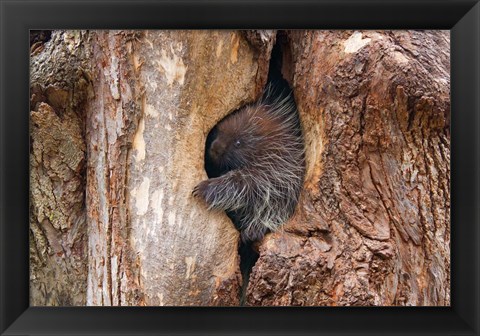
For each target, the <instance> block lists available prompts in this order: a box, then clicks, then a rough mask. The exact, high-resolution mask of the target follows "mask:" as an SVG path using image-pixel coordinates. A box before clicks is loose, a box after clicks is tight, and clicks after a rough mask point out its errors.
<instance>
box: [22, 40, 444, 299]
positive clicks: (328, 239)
mask: <svg viewBox="0 0 480 336" xmlns="http://www.w3.org/2000/svg"><path fill="white" fill-rule="evenodd" d="M42 34H43V35H39V36H40V37H39V38H37V39H36V40H34V41H33V42H34V43H33V45H32V62H31V69H32V70H31V88H32V89H31V92H32V95H31V144H32V145H31V156H30V158H31V235H30V247H31V268H30V269H31V272H30V273H31V303H32V305H85V304H86V305H153V306H155V305H238V304H239V303H240V289H241V286H242V279H241V275H240V270H239V255H238V253H237V248H238V233H237V231H236V230H235V229H234V227H233V225H232V224H231V222H230V220H229V219H228V218H227V217H226V215H225V214H224V213H221V212H209V211H207V210H206V208H205V206H204V205H203V204H201V203H200V202H198V201H197V200H195V199H194V198H193V197H192V196H191V191H192V190H193V188H194V186H195V185H196V184H197V183H198V182H200V181H202V180H205V179H206V178H207V176H206V173H205V171H204V166H203V164H204V146H205V139H206V136H207V134H208V132H209V131H210V129H211V128H212V127H213V126H214V125H215V124H216V123H217V122H218V121H219V120H220V119H221V118H223V117H224V116H225V115H227V114H228V113H230V112H231V111H233V110H235V109H236V108H238V107H240V106H242V105H244V104H246V103H248V102H252V101H254V100H255V99H257V98H258V97H259V95H260V94H261V91H262V89H263V87H264V86H265V84H266V81H267V75H268V69H269V65H270V63H271V54H272V49H273V46H274V43H275V41H276V40H278V43H280V44H281V47H282V48H281V50H282V52H283V58H282V59H283V63H282V72H283V74H284V76H285V78H286V79H287V80H288V81H289V83H290V85H291V87H292V88H293V91H294V95H295V99H296V101H297V105H298V108H299V112H300V117H301V120H302V124H303V129H304V137H305V143H306V160H307V172H306V178H305V182H304V188H303V192H302V196H301V201H300V203H299V205H298V207H297V211H296V213H295V215H294V216H293V217H292V218H291V220H290V221H289V222H288V223H286V225H284V226H283V228H282V230H280V231H279V232H276V233H273V234H268V235H267V236H266V238H265V239H264V240H263V241H262V242H260V244H259V245H258V248H259V252H260V258H259V260H258V261H257V263H256V264H255V266H254V268H253V271H252V273H251V277H250V282H249V285H248V289H247V293H246V298H245V302H246V304H248V305H449V304H450V246H449V245H450V227H449V222H450V171H449V167H450V133H449V113H450V106H449V101H450V100H449V92H450V75H449V72H450V69H449V55H450V52H449V33H448V32H442V31H427V32H422V31H395V32H391V31H379V32H376V31H366V32H354V31H292V32H281V33H280V34H277V32H275V31H245V32H239V31H142V32H140V31H91V32H80V31H69V32H60V31H57V32H54V33H53V34H52V35H51V40H50V41H48V42H47V43H45V41H46V40H48V38H49V35H48V34H45V33H42ZM274 61H275V62H278V61H279V59H275V60H274Z"/></svg>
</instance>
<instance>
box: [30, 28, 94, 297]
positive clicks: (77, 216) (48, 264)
mask: <svg viewBox="0 0 480 336" xmlns="http://www.w3.org/2000/svg"><path fill="white" fill-rule="evenodd" d="M37 43H38V42H37ZM84 43H86V38H85V35H84V33H83V32H57V33H54V34H53V38H52V40H51V41H49V42H48V43H47V44H45V45H44V46H42V49H43V52H42V53H40V54H38V55H32V57H31V61H30V80H31V82H30V84H31V91H30V92H31V97H30V107H31V112H30V139H31V140H30V141H31V151H30V303H31V305H34V306H42V305H46V306H51V305H53V306H70V305H75V306H77V305H85V291H86V286H85V283H86V277H87V260H86V242H87V230H86V221H85V201H84V198H85V138H84V121H83V115H84V101H85V98H86V91H87V87H88V79H87V77H86V73H85V72H84V71H83V69H87V67H88V64H87V63H86V61H85V58H86V57H85V54H84V52H83V51H84V49H83V48H79V46H81V45H83V44H84ZM38 47H39V45H37V48H38ZM79 50H80V52H79Z"/></svg>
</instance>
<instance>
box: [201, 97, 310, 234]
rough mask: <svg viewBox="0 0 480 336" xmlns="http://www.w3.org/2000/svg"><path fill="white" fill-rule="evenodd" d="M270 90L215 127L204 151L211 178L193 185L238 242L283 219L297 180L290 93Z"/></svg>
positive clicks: (298, 137)
mask: <svg viewBox="0 0 480 336" xmlns="http://www.w3.org/2000/svg"><path fill="white" fill-rule="evenodd" d="M271 95H272V90H271V89H267V90H266V92H265V94H264V96H263V98H262V99H261V100H260V101H258V102H257V103H254V104H250V105H246V106H245V107H243V108H241V109H239V110H237V111H235V112H233V113H232V114H230V115H228V116H227V117H225V118H224V119H223V120H221V121H220V122H219V123H218V124H217V125H216V126H215V128H214V129H213V130H212V132H211V137H213V139H210V141H211V143H210V146H209V148H207V149H206V150H207V152H206V155H205V157H206V163H207V165H208V167H209V169H210V173H209V176H210V177H212V176H213V178H210V179H208V180H206V181H203V182H201V183H200V184H198V185H197V186H196V187H195V189H194V190H193V194H194V196H196V197H199V198H201V199H203V200H204V201H205V202H206V204H207V205H208V208H209V209H223V210H225V211H226V212H227V214H228V215H229V217H230V218H231V219H232V221H233V222H234V224H235V226H236V227H237V229H238V230H239V231H240V232H241V238H242V241H243V242H249V241H256V240H260V239H262V238H263V236H264V235H265V233H267V232H268V231H274V230H275V229H277V228H278V227H279V226H280V225H281V224H283V223H284V222H285V221H286V220H287V219H288V218H289V217H290V216H291V215H292V214H293V212H294V210H295V207H296V205H297V202H298V197H299V194H300V189H301V186H302V183H303V177H304V171H305V160H304V144H303V138H302V131H301V126H300V120H299V117H298V113H297V110H296V106H295V103H294V101H293V98H292V97H291V95H289V96H287V97H284V98H276V99H275V98H272V97H271ZM207 145H208V142H207ZM207 172H208V170H207Z"/></svg>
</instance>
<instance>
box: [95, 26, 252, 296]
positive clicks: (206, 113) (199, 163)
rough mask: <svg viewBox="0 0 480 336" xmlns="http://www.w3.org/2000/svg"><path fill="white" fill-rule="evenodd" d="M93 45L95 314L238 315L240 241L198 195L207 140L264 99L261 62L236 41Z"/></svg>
mask: <svg viewBox="0 0 480 336" xmlns="http://www.w3.org/2000/svg"><path fill="white" fill-rule="evenodd" d="M92 45H93V58H94V63H96V64H100V65H101V66H99V67H98V68H97V69H96V73H95V75H94V78H95V80H94V87H93V92H94V97H93V98H92V99H91V100H90V104H89V109H88V111H89V113H88V116H87V143H88V157H89V167H88V174H87V181H88V186H87V209H88V210H87V213H88V222H89V280H88V298H87V303H88V304H90V305H208V304H221V305H234V304H238V303H239V296H238V292H239V288H240V286H241V279H240V275H239V271H238V263H239V260H238V254H237V240H238V234H237V232H236V231H235V229H234V228H233V226H232V224H231V223H230V222H229V220H228V219H227V218H226V216H225V215H224V214H223V213H211V212H207V211H205V208H204V206H203V204H199V203H198V202H195V200H194V199H193V197H192V196H191V191H192V190H193V187H194V186H195V185H196V184H197V183H198V182H199V181H201V180H202V179H205V178H206V174H205V172H204V169H203V152H204V144H205V138H206V135H207V134H208V132H209V130H210V129H211V128H212V127H213V126H214V125H215V124H216V123H217V122H218V120H219V119H220V118H221V117H222V116H224V115H225V114H227V113H228V112H230V111H232V110H233V109H235V108H238V107H239V106H241V105H242V104H244V103H245V102H247V101H249V100H250V101H251V100H253V99H254V97H255V95H258V94H259V93H260V90H255V85H252V83H256V80H258V79H257V76H258V73H257V68H258V67H257V65H256V62H257V61H256V60H257V58H258V55H256V53H255V52H254V51H252V48H250V47H249V46H248V44H247V42H246V41H245V40H244V39H243V38H242V36H241V35H240V33H239V32H227V31H222V32H213V33H211V32H208V31H205V32H202V31H197V32H181V31H175V32H162V31H149V32H144V33H138V32H137V33H125V32H95V33H93V38H92ZM258 87H261V85H260V84H259V85H258Z"/></svg>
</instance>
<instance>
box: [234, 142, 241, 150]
mask: <svg viewBox="0 0 480 336" xmlns="http://www.w3.org/2000/svg"><path fill="white" fill-rule="evenodd" d="M241 144H242V142H241V141H240V140H236V141H235V143H234V146H235V147H237V148H238V147H240V145H241Z"/></svg>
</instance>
